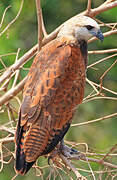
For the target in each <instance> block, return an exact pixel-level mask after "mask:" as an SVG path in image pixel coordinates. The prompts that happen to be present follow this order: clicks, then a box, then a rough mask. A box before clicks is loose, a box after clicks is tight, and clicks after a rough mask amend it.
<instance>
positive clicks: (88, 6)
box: [87, 0, 91, 12]
mask: <svg viewBox="0 0 117 180" xmlns="http://www.w3.org/2000/svg"><path fill="white" fill-rule="evenodd" d="M90 10H91V0H88V3H87V11H88V12H90Z"/></svg>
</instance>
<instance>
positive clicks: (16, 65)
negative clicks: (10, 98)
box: [0, 45, 38, 84]
mask: <svg viewBox="0 0 117 180" xmlns="http://www.w3.org/2000/svg"><path fill="white" fill-rule="evenodd" d="M37 47H38V45H36V46H34V47H33V48H32V49H30V50H29V51H28V52H27V53H25V54H24V55H23V56H22V57H21V58H20V59H19V60H18V61H17V62H16V63H14V64H13V65H12V66H10V68H9V69H8V70H7V71H5V72H4V73H3V75H2V76H1V77H0V84H1V83H2V82H3V81H4V80H6V79H7V78H9V77H10V76H11V75H12V73H14V72H15V71H16V70H17V69H19V68H20V67H21V66H23V64H24V63H26V62H27V61H28V60H29V59H31V58H32V57H33V56H34V55H35V53H36V51H37Z"/></svg>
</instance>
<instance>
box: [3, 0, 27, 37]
mask: <svg viewBox="0 0 117 180" xmlns="http://www.w3.org/2000/svg"><path fill="white" fill-rule="evenodd" d="M23 3H24V0H22V1H21V6H20V9H19V11H18V13H17V15H16V17H15V18H14V19H13V20H12V21H11V22H10V23H9V24H8V25H7V26H6V27H5V29H4V30H3V31H2V32H1V33H0V36H2V34H3V33H4V32H5V31H6V30H7V29H8V28H9V27H10V26H11V25H12V24H13V23H14V22H15V21H16V20H17V19H18V17H19V15H20V13H21V10H22V7H23Z"/></svg>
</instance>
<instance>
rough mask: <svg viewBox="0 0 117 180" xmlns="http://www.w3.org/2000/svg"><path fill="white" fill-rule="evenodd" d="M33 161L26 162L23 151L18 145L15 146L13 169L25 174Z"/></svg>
mask: <svg viewBox="0 0 117 180" xmlns="http://www.w3.org/2000/svg"><path fill="white" fill-rule="evenodd" d="M34 163H35V161H33V162H26V159H25V154H24V152H21V148H20V147H17V150H16V164H15V169H16V171H17V172H18V173H19V174H21V175H24V174H26V173H27V172H28V171H29V169H30V168H31V167H32V165H33V164H34Z"/></svg>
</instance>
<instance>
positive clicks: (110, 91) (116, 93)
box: [91, 81, 117, 95]
mask: <svg viewBox="0 0 117 180" xmlns="http://www.w3.org/2000/svg"><path fill="white" fill-rule="evenodd" d="M91 82H92V84H94V85H95V86H97V87H100V85H99V84H96V83H95V82H93V81H91ZM102 89H103V90H105V91H107V92H109V93H112V94H114V95H117V92H115V91H112V90H110V89H107V88H105V87H103V86H102Z"/></svg>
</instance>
